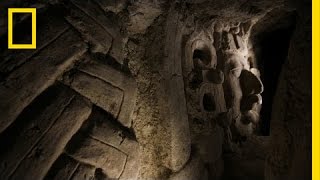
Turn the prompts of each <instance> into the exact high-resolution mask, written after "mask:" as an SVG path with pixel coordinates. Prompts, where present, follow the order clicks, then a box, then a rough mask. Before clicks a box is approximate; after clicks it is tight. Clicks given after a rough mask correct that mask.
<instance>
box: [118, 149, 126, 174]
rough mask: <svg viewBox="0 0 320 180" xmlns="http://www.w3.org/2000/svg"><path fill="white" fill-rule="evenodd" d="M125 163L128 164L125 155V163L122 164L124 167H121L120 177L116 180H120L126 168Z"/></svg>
mask: <svg viewBox="0 0 320 180" xmlns="http://www.w3.org/2000/svg"><path fill="white" fill-rule="evenodd" d="M127 162H128V155H126V161H125V162H124V165H123V168H122V171H121V173H120V176H119V177H118V179H120V178H121V176H122V175H123V173H124V170H125V169H126V166H127Z"/></svg>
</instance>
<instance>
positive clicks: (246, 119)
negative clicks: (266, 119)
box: [241, 110, 259, 124]
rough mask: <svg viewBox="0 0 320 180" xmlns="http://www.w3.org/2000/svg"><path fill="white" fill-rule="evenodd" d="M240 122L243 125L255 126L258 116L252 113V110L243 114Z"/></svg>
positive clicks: (254, 112)
mask: <svg viewBox="0 0 320 180" xmlns="http://www.w3.org/2000/svg"><path fill="white" fill-rule="evenodd" d="M241 121H242V122H243V123H244V124H246V123H247V124H248V123H250V122H251V123H254V124H257V123H258V122H259V114H258V113H257V112H256V111H254V110H249V111H247V112H245V113H243V118H242V119H241Z"/></svg>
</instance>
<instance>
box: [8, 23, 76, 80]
mask: <svg viewBox="0 0 320 180" xmlns="http://www.w3.org/2000/svg"><path fill="white" fill-rule="evenodd" d="M69 29H70V27H66V28H64V29H63V30H62V31H60V32H59V33H57V35H56V36H55V37H53V38H52V39H51V40H49V41H48V42H47V43H45V44H43V45H42V46H41V47H40V48H37V49H36V50H35V51H34V52H33V53H32V54H31V55H30V56H29V57H27V58H26V60H25V61H24V62H22V63H21V64H19V65H18V66H15V67H14V68H12V70H10V71H9V72H7V73H6V74H10V73H11V72H13V71H15V70H17V69H19V68H20V67H21V66H23V65H24V64H26V63H27V62H28V60H29V59H31V58H32V57H34V56H35V55H36V54H38V53H39V52H41V51H42V50H43V49H44V48H46V47H47V46H49V45H50V44H52V43H53V42H54V41H56V40H57V39H58V38H59V37H60V36H62V35H63V34H64V33H65V32H67V30H69ZM6 62H8V61H6ZM6 62H5V63H6ZM5 63H3V64H5Z"/></svg>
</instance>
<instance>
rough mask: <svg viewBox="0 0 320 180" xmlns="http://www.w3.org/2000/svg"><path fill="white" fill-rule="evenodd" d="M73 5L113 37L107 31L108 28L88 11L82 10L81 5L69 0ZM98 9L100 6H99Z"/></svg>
mask: <svg viewBox="0 0 320 180" xmlns="http://www.w3.org/2000/svg"><path fill="white" fill-rule="evenodd" d="M70 2H71V3H72V4H73V5H74V6H76V7H77V8H78V9H79V10H80V11H82V12H83V13H84V14H86V15H87V16H88V17H89V18H90V19H91V20H93V21H94V22H95V23H96V24H98V25H99V26H100V27H101V28H102V29H104V30H105V31H106V33H108V34H109V35H110V36H111V37H112V39H113V38H114V37H113V35H112V34H111V33H110V32H109V31H108V29H106V28H105V27H104V26H103V25H102V24H101V23H100V22H99V21H98V20H96V19H95V18H94V17H93V16H91V15H90V13H87V12H86V11H84V10H83V9H82V8H81V6H79V5H77V4H75V3H74V2H72V1H70ZM99 9H100V6H99Z"/></svg>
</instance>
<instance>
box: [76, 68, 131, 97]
mask: <svg viewBox="0 0 320 180" xmlns="http://www.w3.org/2000/svg"><path fill="white" fill-rule="evenodd" d="M77 70H78V71H79V72H81V73H84V74H86V75H88V76H90V77H93V78H94V79H98V80H101V81H103V82H105V83H106V84H108V85H110V86H112V87H114V88H116V89H119V90H120V91H122V92H125V91H124V90H123V89H121V88H120V87H117V86H115V85H113V84H112V83H110V82H108V81H105V80H103V79H101V78H100V77H98V76H96V75H94V74H93V73H90V72H88V71H85V70H82V69H77Z"/></svg>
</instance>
